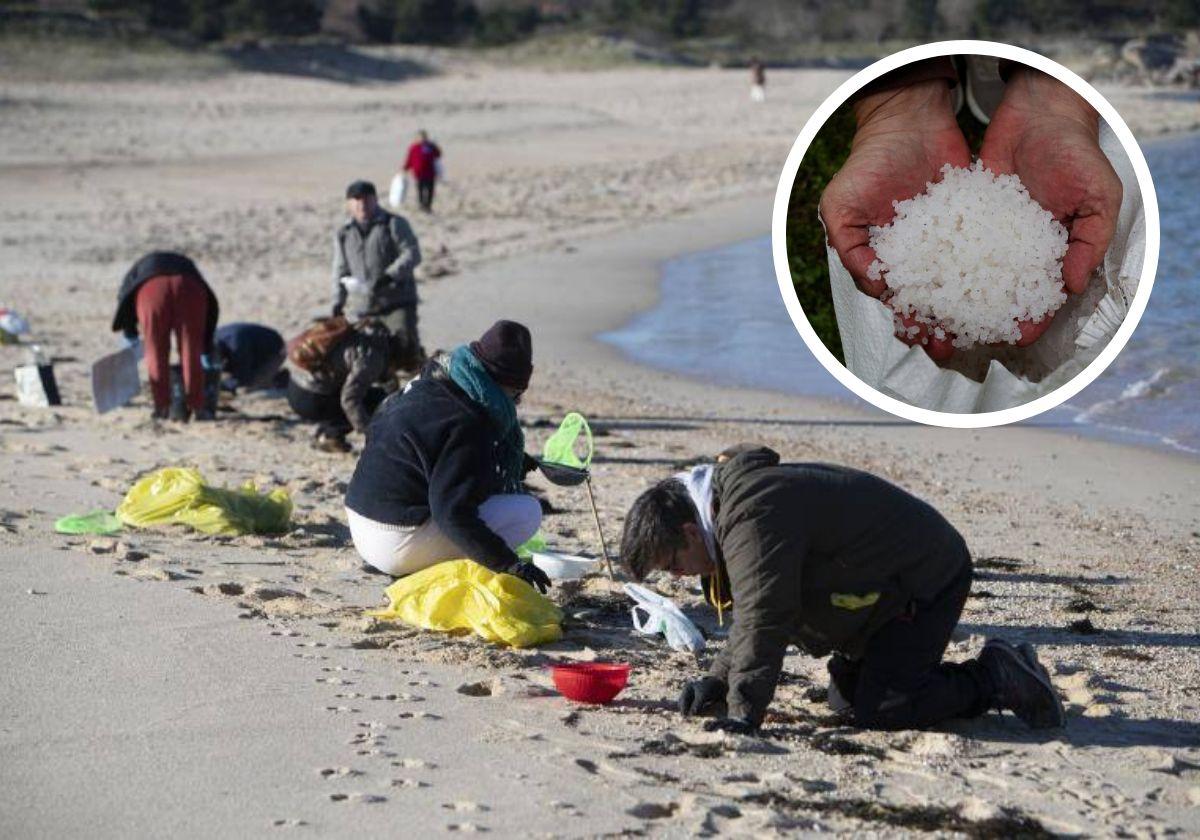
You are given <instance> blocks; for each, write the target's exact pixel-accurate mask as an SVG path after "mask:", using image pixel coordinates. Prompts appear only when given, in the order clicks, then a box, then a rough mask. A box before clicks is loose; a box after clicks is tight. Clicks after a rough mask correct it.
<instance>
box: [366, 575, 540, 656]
mask: <svg viewBox="0 0 1200 840" xmlns="http://www.w3.org/2000/svg"><path fill="white" fill-rule="evenodd" d="M386 594H387V596H388V599H389V600H390V601H391V602H392V603H391V606H389V607H388V608H387V609H382V610H370V611H368V612H367V615H370V616H374V617H375V618H382V619H386V620H389V621H402V622H404V623H405V624H411V625H413V626H415V627H421V628H424V629H426V630H440V631H442V632H454V631H463V630H469V631H471V632H473V633H475V634H476V635H478V636H480V637H482V638H483V639H485V640H487V641H489V642H495V643H498V644H503V645H511V646H513V647H518V648H522V647H535V646H537V645H542V644H548V643H549V642H555V641H558V639H559V638H560V637H561V636H562V610H560V609H559V608H558V606H556V605H555V603H554V602H553V601H551V600H550V599H549V598H547V597H545V596H544V595H540V594H538V592H537V590H536V589H534V588H533V587H532V586H530V585H529V584H528V583H526V582H525V581H523V580H521V579H520V578H518V577H514V576H513V575H506V574H498V573H496V572H493V571H492V570H490V569H488V568H486V567H484V566H481V565H480V564H478V563H475V562H473V561H471V560H448V561H446V562H444V563H438V564H436V565H433V566H430V567H429V568H428V569H422V570H421V571H419V572H417V573H415V574H411V575H409V576H408V577H403V578H400V580H398V581H396V582H395V583H393V584H392V585H391V586H389V587H388V588H387V590H386Z"/></svg>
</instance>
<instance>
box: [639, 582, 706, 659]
mask: <svg viewBox="0 0 1200 840" xmlns="http://www.w3.org/2000/svg"><path fill="white" fill-rule="evenodd" d="M623 588H624V590H625V594H626V595H628V596H629V597H630V598H632V599H633V600H635V601H637V606H635V607H634V608H633V609H631V610H630V611H629V613H630V615H632V616H633V629H634V630H636V631H638V632H639V633H641V634H642V635H644V636H657V635H658V634H659V633H662V634H663V635H664V636H666V637H667V644H668V645H670V646H671V648H672V649H673V650H682V651H690V652H691V653H699V652H700V651H702V650H704V644H705V642H704V635H703V634H702V633H701V632H700V630H699V629H698V628H697V627H696V625H695V624H693V623H692V620H691V619H690V618H688V617H687V616H686V615H684V614H683V612H682V611H681V610H680V609H679V607H677V606H675V602H674V601H672V600H671V599H670V598H667V597H664V596H662V595H659V594H658V593H657V592H651V591H650V590H649V589H647V588H646V587H644V586H639V585H638V584H636V583H626V584H624V586H623ZM643 613H644V614H645V617H644V618H643V617H642V614H643Z"/></svg>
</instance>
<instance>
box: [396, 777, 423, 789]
mask: <svg viewBox="0 0 1200 840" xmlns="http://www.w3.org/2000/svg"><path fill="white" fill-rule="evenodd" d="M392 787H398V788H427V787H429V782H422V781H421V780H420V779H392Z"/></svg>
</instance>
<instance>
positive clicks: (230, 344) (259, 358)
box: [213, 321, 287, 392]
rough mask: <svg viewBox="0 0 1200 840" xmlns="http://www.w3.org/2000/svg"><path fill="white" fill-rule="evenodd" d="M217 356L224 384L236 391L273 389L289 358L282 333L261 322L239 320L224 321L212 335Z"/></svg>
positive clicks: (230, 389)
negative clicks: (223, 375)
mask: <svg viewBox="0 0 1200 840" xmlns="http://www.w3.org/2000/svg"><path fill="white" fill-rule="evenodd" d="M213 343H214V344H215V347H216V355H217V357H218V358H219V360H220V363H221V371H222V373H224V374H225V378H224V379H222V380H221V387H222V388H223V389H225V390H227V391H234V392H236V391H237V389H238V388H243V389H245V390H247V391H250V390H253V389H255V388H270V387H272V386H273V385H274V384H275V383H276V382H277V381H279V377H278V376H277V374H278V373H279V369H280V367H281V366H282V365H283V362H284V360H285V359H286V358H287V353H286V349H285V347H284V342H283V336H281V335H280V334H279V333H278V332H276V331H275V330H273V329H271V328H270V327H266V326H263V325H262V324H249V323H245V322H243V321H237V322H234V323H232V324H222V325H221V326H219V327H217V331H216V333H215V334H214V335H213Z"/></svg>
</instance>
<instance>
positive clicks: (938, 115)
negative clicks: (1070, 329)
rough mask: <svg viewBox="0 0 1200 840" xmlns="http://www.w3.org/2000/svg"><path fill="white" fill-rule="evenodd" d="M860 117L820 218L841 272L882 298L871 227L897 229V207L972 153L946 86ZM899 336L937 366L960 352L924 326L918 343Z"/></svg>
mask: <svg viewBox="0 0 1200 840" xmlns="http://www.w3.org/2000/svg"><path fill="white" fill-rule="evenodd" d="M854 110H855V114H856V116H857V117H858V131H857V132H856V133H855V135H854V141H853V144H852V146H851V151H850V157H849V158H847V159H846V163H845V165H843V166H842V168H841V169H840V170H839V171H838V173H837V175H835V176H834V177H833V179H832V180H831V181H830V182H829V184H828V185H827V186H826V187H825V192H824V193H823V194H822V196H821V204H820V212H821V219H822V220H823V221H824V223H825V230H826V234H827V235H828V237H829V244H830V245H831V246H832V247H833V249H834V250H835V251H837V254H838V257H839V258H841V261H842V265H844V266H845V267H846V270H847V271H848V272H849V273H850V276H851V277H853V278H854V282H855V283H856V284H858V287H859V288H860V289H861V290H862V291H863V292H865V293H866V294H869V295H871V296H872V297H880V296H881V295H883V294H884V292H885V291H887V284H886V282H885V280H884V279H880V280H872V279H871V278H870V277H868V276H867V269H868V267H870V265H871V263H873V262H874V261H875V258H876V257H875V251H874V249H872V248H871V245H870V241H869V238H870V237H869V233H868V228H869V227H870V226H872V225H877V226H883V225H886V224H888V223H890V222H891V221H892V219H893V218H894V217H895V215H896V211H895V208H894V207H893V206H892V203H893V202H895V201H903V200H905V199H908V198H912V197H913V196H915V195H918V194H920V193H922V192H924V191H925V185H926V184H928V183H929V182H930V181H936V180H938V179H939V177H940V170H941V168H942V166H943V165H944V164H947V163H949V164H951V165H952V166H955V167H966V166H969V165H970V163H971V150H970V148H969V147H968V146H967V141H966V140H965V139H964V138H963V135H962V131H961V130H960V129H959V127H958V123H957V122H956V121H955V119H954V112H953V110H952V107H951V91H950V88H949V87H948V86H947V85H946V82H945V81H943V80H931V81H925V82H918V83H916V84H913V85H910V86H908V87H905V88H900V89H896V90H888V91H881V92H879V93H875V94H871V95H869V96H866V97H864V98H863V99H861V100H859V102H857V103H856V104H855V109H854ZM899 337H900V338H901V340H903V341H906V342H908V343H910V344H914V343H917V342H921V343H922V344H923V346H924V347H925V349H926V351H927V352H928V353H929V355H930V356H931V357H932V358H934V359H935V360H939V359H944V358H947V357H948V356H949V355H950V354H951V353H952V352H953V348H952V346H951V344H950V341H951V339H950V337H949V336H947V337H946V338H944V339H936V338H934V337H933V336H932V335H931V334H929V332H928V329H927V328H926V327H925V326H924V325H921V332H920V333H919V334H918V335H917V336H916V337H914V338H908V337H906V336H905V335H903V334H900V335H899Z"/></svg>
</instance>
